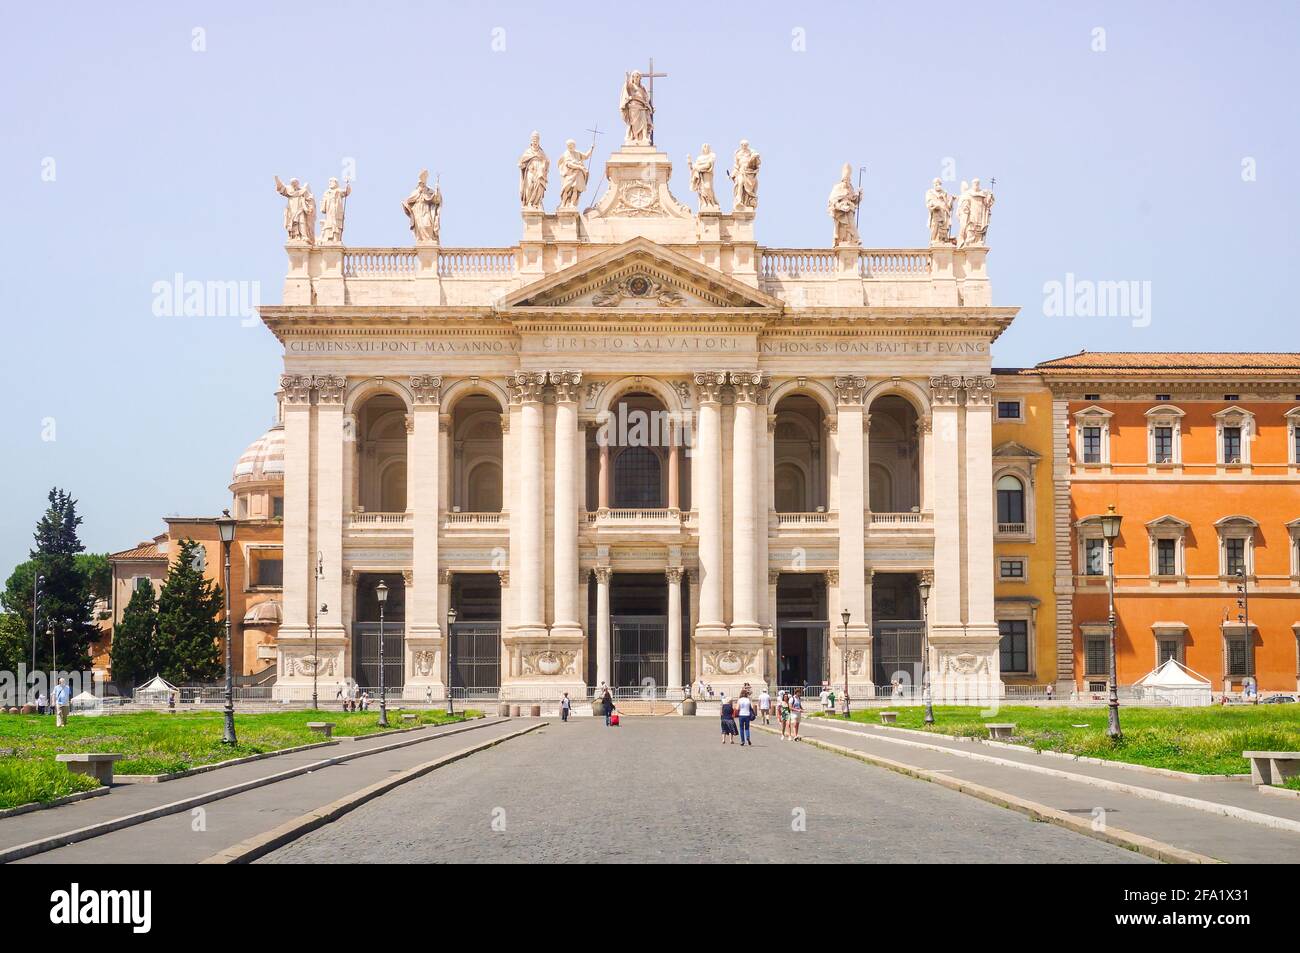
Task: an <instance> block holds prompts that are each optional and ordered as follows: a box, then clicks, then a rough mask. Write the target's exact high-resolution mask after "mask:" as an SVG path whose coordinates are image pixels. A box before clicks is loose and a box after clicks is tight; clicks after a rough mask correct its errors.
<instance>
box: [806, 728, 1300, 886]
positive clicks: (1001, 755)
mask: <svg viewBox="0 0 1300 953" xmlns="http://www.w3.org/2000/svg"><path fill="white" fill-rule="evenodd" d="M1103 717H1104V715H1103ZM803 733H804V734H805V735H806V736H807V737H809V738H815V739H817V740H820V741H826V742H829V743H831V744H836V745H841V746H843V747H846V748H852V749H854V750H857V751H862V752H865V753H868V754H874V755H879V756H880V757H883V758H889V759H891V760H894V761H902V762H905V763H907V764H909V765H912V766H914V767H918V768H923V769H926V770H930V771H940V772H943V773H945V774H946V775H947V776H948V777H950V778H955V779H959V780H963V781H969V782H972V783H974V784H981V785H985V786H987V787H991V788H995V789H997V790H999V791H1003V792H1005V793H1007V794H1012V795H1015V796H1017V797H1022V798H1026V799H1028V800H1031V801H1036V802H1038V803H1040V804H1046V805H1047V806H1049V807H1053V808H1056V809H1057V810H1059V811H1065V812H1067V813H1071V814H1074V815H1076V816H1079V817H1082V818H1084V819H1090V818H1100V817H1102V815H1101V814H1100V813H1099V812H1104V820H1105V822H1107V823H1109V824H1111V825H1113V826H1115V827H1119V828H1122V829H1124V830H1126V831H1131V832H1132V833H1135V834H1142V835H1144V836H1146V837H1150V838H1153V839H1155V840H1158V841H1163V842H1164V843H1167V844H1172V845H1173V846H1175V847H1181V848H1183V849H1186V850H1191V851H1195V852H1197V853H1200V854H1205V855H1208V856H1210V857H1214V858H1216V859H1218V860H1223V861H1228V862H1232V863H1297V862H1300V833H1297V832H1294V831H1287V830H1277V829H1272V828H1269V827H1265V826H1262V825H1260V824H1256V823H1252V822H1248V821H1242V820H1237V819H1235V818H1231V817H1224V816H1216V815H1215V814H1212V813H1207V812H1206V811H1204V810H1197V809H1193V808H1191V807H1184V806H1179V805H1176V804H1170V803H1166V802H1164V801H1158V800H1152V799H1149V798H1146V797H1140V796H1137V795H1134V794H1129V793H1122V792H1118V791H1115V790H1107V789H1106V788H1104V787H1100V786H1096V785H1093V784H1089V783H1086V782H1083V781H1076V780H1069V779H1065V778H1060V777H1055V776H1052V775H1050V774H1047V773H1043V772H1040V771H1037V770H1034V769H1037V768H1048V769H1052V770H1054V771H1063V772H1068V773H1070V774H1076V775H1083V776H1085V777H1089V778H1095V779H1099V780H1102V781H1108V782H1114V783H1119V784H1124V785H1130V786H1133V787H1140V788H1147V789H1153V790H1156V791H1161V792H1165V793H1168V794H1173V795H1177V796H1180V797H1186V798H1194V799H1196V800H1200V801H1210V802H1214V803H1217V804H1222V805H1225V806H1229V807H1239V808H1243V809H1245V810H1250V811H1255V812H1258V813H1261V814H1268V815H1271V816H1273V817H1278V818H1283V819H1288V820H1296V819H1300V798H1298V799H1294V800H1293V799H1291V798H1280V797H1270V796H1268V795H1264V794H1260V793H1259V792H1258V791H1256V790H1255V789H1254V787H1253V786H1252V785H1250V784H1248V783H1246V782H1242V781H1183V780H1179V779H1175V778H1168V777H1164V776H1161V775H1157V774H1150V773H1147V772H1144V771H1134V770H1131V769H1128V768H1122V767H1116V766H1112V765H1098V764H1090V763H1088V762H1083V761H1075V760H1071V759H1067V758H1059V757H1051V756H1044V755H1040V754H1036V753H1035V752H1033V751H1032V750H1029V749H1017V748H1016V747H1014V746H1002V745H998V746H994V745H985V744H978V743H973V742H963V741H956V740H951V739H945V738H942V737H934V736H931V735H928V734H927V735H924V736H923V735H921V734H919V733H917V732H910V731H897V730H892V731H891V730H886V729H882V728H878V727H875V726H871V725H864V724H859V723H850V724H848V725H846V724H844V723H843V722H835V721H829V720H822V719H819V718H808V719H805V720H804V723H803ZM785 744H787V745H788V744H789V742H786V743H785ZM935 747H938V748H940V749H941V750H937V751H936V750H933V748H935ZM949 752H951V753H949ZM963 755H979V756H982V757H980V758H971V757H963ZM986 759H999V760H1001V761H1004V762H1010V763H1011V764H1010V765H1008V764H998V763H994V762H993V761H990V760H986Z"/></svg>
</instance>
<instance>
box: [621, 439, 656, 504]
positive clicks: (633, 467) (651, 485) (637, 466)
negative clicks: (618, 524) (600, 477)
mask: <svg viewBox="0 0 1300 953" xmlns="http://www.w3.org/2000/svg"><path fill="white" fill-rule="evenodd" d="M659 470H660V468H659V456H658V454H656V453H655V452H654V451H653V450H651V449H650V448H649V447H626V448H624V449H623V450H621V451H619V454H618V456H617V457H616V458H615V459H614V506H616V507H619V508H627V509H654V508H656V507H661V506H663V505H664V501H663V492H662V483H661V482H660V477H659Z"/></svg>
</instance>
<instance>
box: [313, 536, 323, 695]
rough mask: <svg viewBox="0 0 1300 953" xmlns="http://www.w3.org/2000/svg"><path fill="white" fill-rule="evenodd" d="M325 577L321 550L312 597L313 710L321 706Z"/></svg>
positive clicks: (317, 558)
mask: <svg viewBox="0 0 1300 953" xmlns="http://www.w3.org/2000/svg"><path fill="white" fill-rule="evenodd" d="M324 577H325V557H324V556H322V555H321V554H320V553H319V552H317V553H316V591H315V592H314V593H313V596H315V598H313V599H312V607H313V611H312V618H311V658H312V665H311V707H312V711H315V710H316V709H318V708H320V705H319V704H318V703H317V697H316V687H317V686H316V678H317V673H319V672H320V638H319V635H318V632H319V631H320V613H321V610H322V609H323V608H324V606H322V605H321V604H320V603H319V602H317V601H316V600H317V599H318V598H319V597H320V581H321V579H323V578H324Z"/></svg>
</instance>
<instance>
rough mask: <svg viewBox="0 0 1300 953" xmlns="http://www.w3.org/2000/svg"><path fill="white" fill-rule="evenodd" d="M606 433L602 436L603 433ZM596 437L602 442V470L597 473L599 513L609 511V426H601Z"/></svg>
mask: <svg viewBox="0 0 1300 953" xmlns="http://www.w3.org/2000/svg"><path fill="white" fill-rule="evenodd" d="M602 433H603V434H604V436H603V437H602V436H601V434H602ZM596 439H597V440H598V441H599V442H600V471H599V473H598V474H597V483H596V511H597V512H598V513H607V512H609V480H610V473H609V467H610V463H609V440H610V437H609V430H608V427H601V428H600V429H599V430H597V431H596Z"/></svg>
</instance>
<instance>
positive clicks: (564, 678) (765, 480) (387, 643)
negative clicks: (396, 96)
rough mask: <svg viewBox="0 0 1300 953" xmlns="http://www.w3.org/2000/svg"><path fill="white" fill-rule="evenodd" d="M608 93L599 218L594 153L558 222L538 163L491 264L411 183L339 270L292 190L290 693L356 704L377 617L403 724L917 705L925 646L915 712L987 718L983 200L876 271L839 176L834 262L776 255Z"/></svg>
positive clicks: (989, 325)
mask: <svg viewBox="0 0 1300 953" xmlns="http://www.w3.org/2000/svg"><path fill="white" fill-rule="evenodd" d="M628 88H629V89H630V90H631V92H630V93H628V92H627V91H626V90H625V97H626V98H625V102H624V112H625V121H626V122H627V137H626V140H625V142H624V143H623V145H622V147H621V148H619V149H618V150H617V151H615V152H614V153H613V154H612V155H611V156H609V158H608V160H607V163H606V167H605V178H606V181H605V183H604V184H603V186H602V189H601V195H600V197H599V199H598V200H597V201H595V202H594V203H593V204H591V205H590V206H589V207H588V208H586V209H585V210H582V209H581V208H580V205H581V202H582V193H583V190H584V189H585V188H586V184H587V182H586V179H587V168H588V166H587V161H588V157H589V155H590V154H589V153H581V152H578V151H577V150H576V148H575V147H574V146H573V144H572V143H570V144H569V146H568V148H567V149H566V151H565V153H564V155H563V156H562V157H561V159H560V160H559V162H558V163H557V168H558V169H559V172H560V174H561V175H562V177H563V188H562V189H561V190H560V193H561V194H560V199H559V206H558V207H557V208H556V210H555V211H546V210H545V207H544V206H545V203H546V189H547V168H546V167H547V165H548V164H549V161H550V160H549V159H547V157H546V155H545V152H544V151H543V147H542V144H541V143H540V141H539V139H538V138H537V137H535V138H534V140H533V142H532V143H531V144H530V145H529V147H528V151H526V152H525V153H524V155H523V156H522V158H521V159H520V160H519V167H520V170H519V172H520V199H521V206H522V213H521V214H522V226H523V227H522V235H521V236H520V238H519V241H518V242H517V243H516V244H513V245H510V246H506V247H498V248H453V247H448V246H444V245H442V244H441V243H440V239H439V227H438V217H439V211H440V208H441V202H442V196H441V193H440V191H439V190H437V188H436V187H435V188H430V187H429V185H428V183H427V177H425V176H421V179H420V184H419V185H418V186H417V188H416V190H415V191H414V192H413V193H412V194H411V196H410V197H409V198H408V199H407V200H406V202H405V203H403V205H404V208H405V209H406V211H407V214H408V216H409V219H410V225H411V230H412V232H413V234H414V243H413V244H412V245H410V246H407V247H388V248H361V247H354V246H349V245H346V244H344V243H343V241H342V236H343V227H344V225H343V221H342V211H341V208H342V206H341V203H340V202H339V201H338V194H339V192H338V189H337V185H332V186H331V191H332V192H333V193H334V198H333V202H331V195H330V194H329V193H327V194H326V195H325V200H324V201H323V203H322V207H323V209H324V210H325V211H326V215H327V219H328V218H329V216H330V215H332V214H337V220H336V221H334V222H333V224H332V225H331V227H329V228H322V229H321V232H320V236H321V237H320V239H317V237H316V236H315V235H314V234H313V232H312V230H310V229H307V228H304V226H303V212H304V210H305V209H310V214H311V215H312V216H313V217H314V215H315V205H314V200H313V199H311V196H310V193H307V194H306V195H305V196H304V195H303V194H302V191H303V188H302V187H301V186H298V185H297V183H296V181H295V182H292V183H291V184H290V185H289V186H284V185H283V184H282V183H279V187H280V188H281V191H282V194H284V195H286V197H287V200H288V203H289V210H288V211H287V212H286V228H287V229H289V235H290V239H289V242H288V245H287V251H288V257H289V269H288V274H287V277H286V280H285V285H284V295H283V303H282V304H279V305H274V306H264V307H262V309H261V314H262V318H263V320H264V321H265V323H266V325H267V326H268V327H269V328H270V329H271V331H272V332H273V333H274V334H275V335H276V337H277V338H278V340H279V341H280V342H281V343H282V344H283V347H284V370H283V376H282V378H281V381H280V395H279V396H280V401H281V406H282V416H283V428H284V502H283V514H284V567H283V587H284V591H283V622H282V624H281V626H280V629H279V633H278V637H277V640H276V652H277V660H276V665H277V668H278V678H277V681H276V691H277V693H279V694H280V695H282V696H284V697H306V696H309V695H310V692H311V683H312V681H313V677H315V679H316V680H317V681H319V682H323V683H325V684H328V685H329V686H331V687H332V686H333V685H334V684H335V683H336V682H339V681H342V680H347V679H355V680H356V681H357V682H358V683H360V684H361V685H363V686H375V685H377V684H378V678H379V667H380V654H381V653H380V647H381V646H380V640H381V636H380V626H381V622H380V619H381V613H382V617H383V622H382V626H383V636H382V640H383V644H382V648H383V653H382V654H383V666H384V681H385V684H386V686H387V687H388V688H389V689H390V690H394V689H396V690H399V691H400V692H401V693H403V694H404V695H405V696H406V697H411V698H420V699H423V698H426V697H430V696H432V697H443V696H444V694H445V692H446V691H447V690H448V687H449V686H451V687H453V688H455V689H457V690H459V689H462V688H463V689H465V690H466V692H493V691H498V690H499V691H500V693H501V694H502V696H503V697H520V698H524V697H528V698H554V697H558V695H559V694H560V693H561V692H565V691H567V692H569V693H571V694H575V695H585V694H587V693H589V692H590V691H591V690H593V689H594V688H595V687H597V686H599V685H601V684H607V685H610V686H613V687H633V686H635V687H638V688H643V689H644V688H653V689H654V690H655V691H660V692H664V693H667V694H668V695H669V696H670V697H671V696H673V695H674V694H675V693H679V692H681V691H682V690H683V688H684V687H686V686H691V685H697V684H700V683H707V684H709V685H712V686H713V687H714V689H715V690H726V691H732V690H735V689H736V688H738V687H739V686H740V685H742V684H743V683H746V682H748V683H750V684H751V685H753V686H755V688H757V687H759V686H764V685H766V686H773V687H774V686H777V685H781V686H787V685H800V686H802V685H808V684H821V683H824V682H830V683H831V684H835V685H840V684H842V683H843V682H847V683H848V686H849V690H850V692H851V693H853V694H855V695H861V694H865V693H867V692H869V691H872V690H873V689H874V688H875V687H876V686H880V685H885V686H888V685H889V684H890V683H891V682H892V681H894V680H896V679H897V680H902V681H904V682H913V681H919V679H920V673H921V661H922V657H923V654H925V653H926V652H927V650H928V660H929V665H930V674H931V679H932V683H933V685H934V693H935V697H936V698H940V699H942V698H956V697H966V698H976V697H988V696H996V695H998V694H999V693H1000V691H1001V684H1002V683H1001V679H1000V677H999V629H998V623H997V619H996V616H995V605H994V562H995V560H994V538H995V533H996V530H997V527H996V524H995V499H996V497H995V490H994V486H993V479H992V474H993V465H992V448H993V431H992V427H993V406H994V392H995V388H994V376H993V374H992V369H991V366H990V344H991V342H992V341H993V340H994V339H995V338H997V336H998V335H999V334H1000V333H1001V332H1002V331H1003V330H1004V329H1005V328H1006V327H1007V326H1008V324H1009V323H1010V322H1011V320H1012V318H1013V317H1014V315H1015V312H1016V309H1015V308H1008V307H997V306H995V305H994V304H993V294H992V291H991V288H990V283H989V276H988V272H987V270H986V262H985V259H986V254H987V248H986V246H985V244H984V234H985V230H986V228H987V215H988V208H989V206H991V204H992V200H991V196H988V194H987V193H983V192H978V183H976V184H975V192H976V193H977V194H978V195H982V196H985V200H983V201H981V200H978V199H976V200H975V201H970V200H969V197H968V195H967V194H966V193H963V196H962V199H961V201H962V210H961V214H960V225H959V229H958V234H957V236H956V237H955V238H949V237H948V232H949V231H950V225H949V222H948V215H949V214H950V213H951V212H952V209H953V204H954V203H953V201H952V197H950V196H949V197H946V198H940V199H939V200H938V201H937V202H936V201H934V200H933V195H934V192H933V190H932V193H931V195H928V196H927V205H928V206H929V207H930V211H931V222H932V227H931V230H930V234H929V235H925V234H923V233H922V234H919V235H918V236H917V238H918V239H920V243H919V244H920V247H905V248H867V247H863V245H862V244H861V243H860V241H859V239H858V235H857V229H856V221H855V220H856V205H857V202H858V201H859V200H860V195H859V194H858V193H856V192H855V191H854V189H853V185H852V182H851V180H850V179H849V177H848V174H847V173H846V174H845V177H844V180H843V181H841V182H839V183H837V184H836V185H835V186H834V189H833V190H832V193H831V199H830V201H829V202H828V206H827V209H826V213H829V215H830V217H831V218H832V219H833V222H832V223H828V224H831V225H833V234H834V242H833V244H832V245H831V246H830V247H827V248H780V247H772V246H767V245H763V244H760V243H759V242H758V239H757V228H756V225H757V220H758V217H759V212H758V199H757V196H758V178H759V176H760V175H767V172H766V171H764V172H761V173H760V171H759V170H760V168H761V164H760V161H759V155H758V153H757V152H755V151H753V150H752V149H750V147H749V145H748V144H747V143H743V144H742V146H741V149H740V150H738V151H737V153H736V156H735V162H734V166H733V175H732V181H733V182H734V183H735V187H734V198H733V208H732V210H731V211H723V210H722V209H721V208H720V203H719V201H718V197H717V196H716V195H715V194H714V186H713V177H714V162H715V160H716V157H715V156H714V155H713V154H712V153H711V152H710V151H709V150H708V148H707V147H705V149H704V150H703V151H702V153H701V155H700V156H699V157H698V158H696V159H692V160H691V161H690V169H689V170H688V171H689V173H690V179H691V186H690V188H691V190H692V191H693V192H695V193H696V195H697V196H698V207H697V208H694V209H693V208H691V207H688V206H687V205H686V204H684V203H682V202H681V201H679V200H678V199H677V198H676V197H675V196H674V194H673V192H672V190H671V187H670V186H671V182H670V179H671V171H672V168H671V163H670V161H669V158H668V156H667V155H666V154H665V153H664V152H662V151H660V150H659V149H658V148H657V147H656V146H654V145H653V144H652V140H653V126H652V125H651V124H650V123H651V122H652V117H653V105H652V103H650V102H649V101H648V100H647V99H646V98H645V97H641V96H639V94H638V93H637V92H636V90H637V89H638V88H639V77H637V76H635V74H629V78H628ZM646 109H648V110H649V112H648V113H646V112H645V110H646ZM647 116H648V117H650V118H647ZM629 117H630V118H629ZM936 189H937V190H938V192H939V193H941V194H942V195H944V196H946V193H943V192H942V188H941V187H939V186H937V185H936ZM724 198H725V197H724ZM919 198H920V196H919V195H918V200H919ZM918 204H919V201H918ZM332 210H337V213H335V212H334V211H332ZM826 213H824V212H823V211H822V210H820V209H818V210H816V211H815V214H818V215H822V214H826ZM936 218H937V219H938V220H939V223H940V224H941V225H942V233H940V232H939V231H937V229H936V226H935V221H936ZM953 218H954V219H956V218H957V216H953ZM981 225H982V227H981ZM325 239H328V240H325ZM381 593H382V594H384V596H385V598H384V599H383V600H381V599H380V594H381ZM322 606H323V607H325V611H324V612H321V608H322ZM927 621H928V628H927V627H926V625H925V623H926V622H927ZM927 636H928V637H927Z"/></svg>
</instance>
